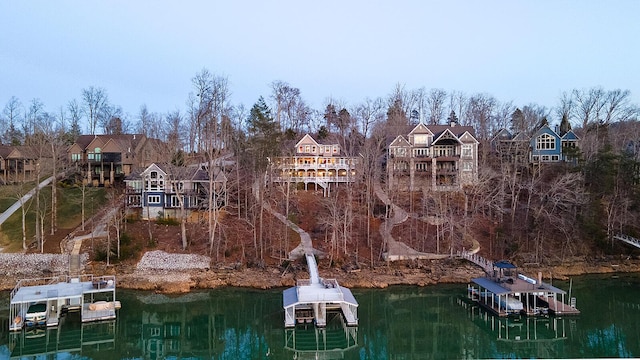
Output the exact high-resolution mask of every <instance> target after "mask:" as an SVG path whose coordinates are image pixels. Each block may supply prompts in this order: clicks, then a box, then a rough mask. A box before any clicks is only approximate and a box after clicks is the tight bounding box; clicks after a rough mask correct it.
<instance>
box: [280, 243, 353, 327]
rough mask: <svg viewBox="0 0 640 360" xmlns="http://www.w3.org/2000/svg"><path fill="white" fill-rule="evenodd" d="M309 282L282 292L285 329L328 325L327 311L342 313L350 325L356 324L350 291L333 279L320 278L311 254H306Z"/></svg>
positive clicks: (298, 282) (301, 282)
mask: <svg viewBox="0 0 640 360" xmlns="http://www.w3.org/2000/svg"><path fill="white" fill-rule="evenodd" d="M306 258H307V265H308V267H309V277H310V279H303V280H298V281H297V284H296V286H295V287H292V288H289V289H287V290H285V291H283V292H282V304H283V307H284V325H285V327H294V326H296V324H297V323H312V322H313V323H315V325H316V326H318V327H325V326H326V325H327V311H339V312H342V315H343V317H344V321H345V322H346V323H347V325H349V326H357V325H358V302H357V301H356V299H355V298H354V297H353V294H351V290H349V289H347V288H345V287H342V286H340V285H338V281H337V280H335V279H322V278H320V276H319V274H318V265H317V263H316V259H315V257H314V255H313V254H306Z"/></svg>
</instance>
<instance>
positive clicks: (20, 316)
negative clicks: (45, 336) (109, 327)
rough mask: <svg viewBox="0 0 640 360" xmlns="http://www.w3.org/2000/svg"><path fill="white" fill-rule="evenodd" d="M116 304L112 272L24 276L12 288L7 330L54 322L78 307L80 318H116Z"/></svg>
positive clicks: (49, 324) (87, 319) (114, 282)
mask: <svg viewBox="0 0 640 360" xmlns="http://www.w3.org/2000/svg"><path fill="white" fill-rule="evenodd" d="M119 308H120V302H119V301H116V279H115V276H93V275H82V276H77V277H69V276H66V275H63V276H58V277H51V278H40V279H25V280H20V281H19V282H18V284H17V285H16V286H15V288H14V289H13V290H12V291H11V298H10V304H9V319H10V321H9V330H10V331H19V330H21V329H22V328H24V327H32V326H47V327H52V326H57V325H58V323H59V322H60V318H61V317H63V316H65V315H66V313H68V312H70V311H79V312H80V315H81V316H80V318H81V319H82V322H90V321H99V320H107V319H115V318H116V310H117V309H119ZM33 309H37V310H38V313H37V318H38V321H37V322H34V321H33V320H34V315H33V311H34V310H33ZM40 310H42V311H40Z"/></svg>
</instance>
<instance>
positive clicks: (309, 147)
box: [304, 145, 311, 153]
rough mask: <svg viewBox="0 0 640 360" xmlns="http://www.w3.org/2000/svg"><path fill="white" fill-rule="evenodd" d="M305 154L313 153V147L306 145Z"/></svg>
mask: <svg viewBox="0 0 640 360" xmlns="http://www.w3.org/2000/svg"><path fill="white" fill-rule="evenodd" d="M304 152H307V153H308V152H311V146H310V145H305V146H304Z"/></svg>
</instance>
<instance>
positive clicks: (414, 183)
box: [387, 122, 478, 191]
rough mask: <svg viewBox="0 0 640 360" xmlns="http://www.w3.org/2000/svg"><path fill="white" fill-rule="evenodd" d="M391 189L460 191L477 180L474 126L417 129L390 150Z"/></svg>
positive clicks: (420, 126) (397, 140) (453, 124)
mask: <svg viewBox="0 0 640 360" xmlns="http://www.w3.org/2000/svg"><path fill="white" fill-rule="evenodd" d="M387 176H388V187H389V189H398V190H410V191H415V190H418V189H430V190H457V189H460V188H461V187H463V186H465V185H470V184H472V183H473V182H474V181H476V180H477V178H478V141H477V140H476V138H475V132H474V129H473V127H471V126H460V125H458V124H457V123H456V122H451V123H450V124H449V125H426V124H424V123H422V122H421V123H419V124H418V125H415V126H413V127H412V128H408V129H407V132H406V133H405V134H401V135H398V136H396V137H395V138H394V139H393V140H392V141H391V143H390V144H389V145H388V149H387Z"/></svg>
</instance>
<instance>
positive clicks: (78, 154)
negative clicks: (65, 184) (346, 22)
mask: <svg viewBox="0 0 640 360" xmlns="http://www.w3.org/2000/svg"><path fill="white" fill-rule="evenodd" d="M163 147H165V148H166V146H163V145H162V144H161V143H160V141H159V140H157V139H151V138H147V137H146V136H144V135H143V134H118V135H80V136H78V138H77V139H76V141H75V143H73V144H72V145H71V146H70V147H69V148H68V149H67V156H68V160H69V163H70V165H71V166H72V167H75V168H76V170H77V171H78V172H81V173H82V174H83V178H84V179H85V181H86V182H87V183H88V184H90V185H93V186H102V185H110V184H113V183H114V182H116V181H122V180H123V179H124V177H125V176H127V175H129V174H131V172H132V171H133V170H134V169H136V168H141V167H146V166H148V165H149V164H151V163H153V162H155V161H160V160H161V158H160V155H161V151H160V150H161V149H162V148H163Z"/></svg>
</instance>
